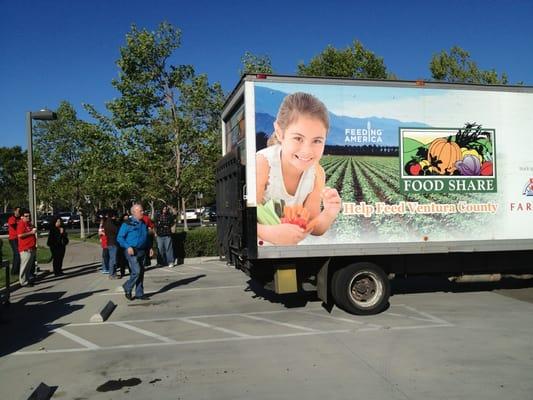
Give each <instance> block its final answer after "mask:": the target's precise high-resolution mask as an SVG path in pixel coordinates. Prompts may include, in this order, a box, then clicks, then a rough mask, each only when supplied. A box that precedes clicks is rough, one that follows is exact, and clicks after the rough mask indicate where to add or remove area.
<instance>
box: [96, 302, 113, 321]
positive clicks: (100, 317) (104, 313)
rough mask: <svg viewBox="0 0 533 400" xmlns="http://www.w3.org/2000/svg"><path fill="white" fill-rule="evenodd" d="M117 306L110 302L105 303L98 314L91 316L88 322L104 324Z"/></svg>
mask: <svg viewBox="0 0 533 400" xmlns="http://www.w3.org/2000/svg"><path fill="white" fill-rule="evenodd" d="M116 306H117V305H116V304H115V303H113V302H112V301H111V300H109V301H108V302H107V304H106V305H105V306H104V308H102V309H101V310H100V312H97V313H96V314H93V316H92V317H91V319H90V322H104V321H105V320H107V319H108V318H109V316H110V315H111V313H112V312H113V310H114V309H115V307H116Z"/></svg>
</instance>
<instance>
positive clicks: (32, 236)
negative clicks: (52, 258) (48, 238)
mask: <svg viewBox="0 0 533 400" xmlns="http://www.w3.org/2000/svg"><path fill="white" fill-rule="evenodd" d="M17 236H18V251H19V254H20V271H19V281H20V285H21V286H24V285H26V284H28V286H33V282H34V280H35V272H34V271H35V255H36V250H37V228H34V227H33V225H32V223H31V217H30V212H29V211H27V210H24V212H23V213H22V216H21V218H20V221H19V222H18V223H17Z"/></svg>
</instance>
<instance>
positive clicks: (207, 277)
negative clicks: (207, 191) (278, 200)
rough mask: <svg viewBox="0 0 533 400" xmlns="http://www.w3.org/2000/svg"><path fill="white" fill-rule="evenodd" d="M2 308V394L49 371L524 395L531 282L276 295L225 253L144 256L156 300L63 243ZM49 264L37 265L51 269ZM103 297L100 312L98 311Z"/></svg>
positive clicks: (185, 391) (160, 383)
mask: <svg viewBox="0 0 533 400" xmlns="http://www.w3.org/2000/svg"><path fill="white" fill-rule="evenodd" d="M67 257H70V258H68V259H67V260H66V261H68V262H67V264H66V265H67V267H66V268H65V272H66V273H67V274H66V275H65V276H63V277H60V278H55V277H53V276H51V275H49V274H46V273H44V274H43V275H42V277H41V280H40V281H39V283H38V284H37V285H36V286H35V287H33V288H21V289H18V290H17V291H16V292H14V293H13V295H12V305H11V306H10V307H8V308H4V309H2V314H0V320H1V322H0V332H1V335H2V340H1V344H0V398H1V399H26V398H28V397H29V395H30V394H31V393H32V391H33V390H34V389H35V388H36V387H37V385H39V383H40V382H44V383H45V384H47V385H48V386H52V387H54V388H55V394H54V396H53V397H52V398H54V399H56V398H57V399H61V398H64V399H122V398H124V399H125V398H128V399H147V398H153V399H286V398H290V397H292V398H306V399H323V398H328V397H332V398H335V399H354V398H369V399H501V398H505V399H528V398H531V394H532V393H533V382H532V380H531V371H532V370H533V336H532V335H531V332H532V331H533V283H532V282H531V281H506V282H500V283H494V284H451V283H449V282H448V281H446V280H443V279H438V278H412V279H405V280H403V279H401V280H400V279H399V280H394V281H393V284H392V286H393V294H394V295H393V296H392V297H391V305H390V307H389V309H388V310H386V311H385V312H383V313H381V314H379V315H375V316H366V317H361V316H353V315H349V314H346V313H345V312H343V311H341V310H338V309H336V308H334V309H333V310H332V311H331V313H329V312H328V311H326V310H325V309H324V308H323V307H322V305H321V303H320V301H319V300H317V299H316V298H315V297H314V296H313V295H308V296H303V297H302V296H300V297H294V296H288V297H281V296H276V295H273V294H271V293H270V292H267V291H265V290H263V289H262V288H260V287H258V286H257V285H255V284H254V283H253V282H251V281H250V280H249V278H248V277H247V276H246V275H244V274H243V273H241V272H240V271H237V270H235V269H234V268H232V267H231V266H227V265H225V263H224V262H223V261H220V260H218V259H217V258H202V259H188V260H186V262H185V264H183V265H180V266H178V267H175V268H167V267H163V268H159V267H150V268H149V269H148V270H147V272H146V275H145V291H146V293H147V294H148V295H149V296H150V300H148V301H141V300H133V301H128V300H127V299H126V298H125V297H124V295H123V293H122V291H121V289H120V285H121V283H123V282H124V280H109V279H107V277H106V276H104V275H102V274H100V273H99V272H97V268H98V262H99V249H98V247H97V246H95V245H91V244H88V243H81V242H78V243H73V244H72V246H69V255H68V256H67ZM47 268H48V267H47V266H43V269H44V270H46V269H47ZM108 301H112V302H114V303H115V304H116V305H117V306H116V309H115V310H114V312H113V313H112V314H111V316H110V318H109V319H108V320H107V321H106V322H103V323H90V322H89V320H90V317H91V315H93V314H94V313H95V312H97V310H99V309H101V308H102V307H103V305H105V304H106V303H107V302H108Z"/></svg>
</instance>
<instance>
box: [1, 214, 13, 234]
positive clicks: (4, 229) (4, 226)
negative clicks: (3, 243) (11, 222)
mask: <svg viewBox="0 0 533 400" xmlns="http://www.w3.org/2000/svg"><path fill="white" fill-rule="evenodd" d="M10 216H11V213H1V214H0V235H7V234H8V232H9V229H8V226H7V220H8V218H9V217H10Z"/></svg>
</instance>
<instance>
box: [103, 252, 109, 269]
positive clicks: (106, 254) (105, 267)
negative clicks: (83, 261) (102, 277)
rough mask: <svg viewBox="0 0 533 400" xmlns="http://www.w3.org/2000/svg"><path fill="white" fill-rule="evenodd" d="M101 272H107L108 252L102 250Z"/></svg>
mask: <svg viewBox="0 0 533 400" xmlns="http://www.w3.org/2000/svg"><path fill="white" fill-rule="evenodd" d="M102 272H109V250H108V249H107V247H106V248H105V249H102Z"/></svg>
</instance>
